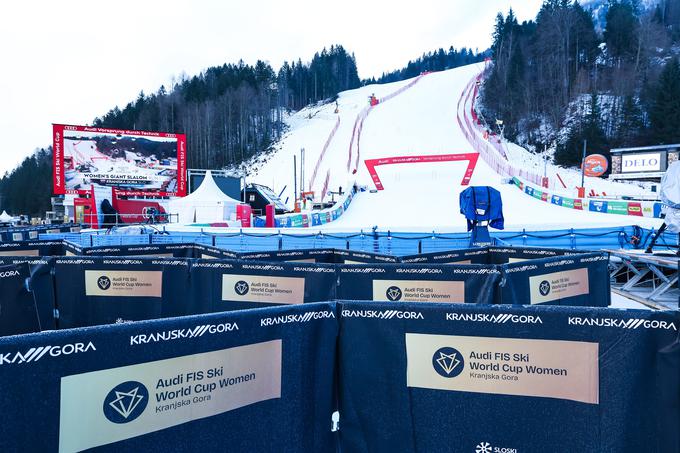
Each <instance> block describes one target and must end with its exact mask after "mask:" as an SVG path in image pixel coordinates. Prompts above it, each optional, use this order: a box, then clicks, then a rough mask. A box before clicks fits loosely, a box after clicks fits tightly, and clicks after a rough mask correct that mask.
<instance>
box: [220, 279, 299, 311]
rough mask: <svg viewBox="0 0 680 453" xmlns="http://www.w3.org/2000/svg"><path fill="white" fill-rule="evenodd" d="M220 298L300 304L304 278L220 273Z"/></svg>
mask: <svg viewBox="0 0 680 453" xmlns="http://www.w3.org/2000/svg"><path fill="white" fill-rule="evenodd" d="M222 300H232V301H242V302H260V303H271V304H301V303H303V302H304V301H305V279H304V278H300V277H270V276H266V275H233V274H224V275H222Z"/></svg>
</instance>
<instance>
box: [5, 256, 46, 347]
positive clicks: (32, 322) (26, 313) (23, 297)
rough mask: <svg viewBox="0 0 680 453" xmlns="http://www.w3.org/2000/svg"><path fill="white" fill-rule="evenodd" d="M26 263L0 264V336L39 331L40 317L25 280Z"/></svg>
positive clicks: (27, 271) (28, 273)
mask: <svg viewBox="0 0 680 453" xmlns="http://www.w3.org/2000/svg"><path fill="white" fill-rule="evenodd" d="M30 275H31V271H30V269H29V267H28V264H26V263H21V264H8V265H0V336H3V335H18V334H22V333H30V332H39V331H40V319H39V318H38V311H37V308H36V306H35V301H34V299H33V295H32V294H31V292H30V291H29V290H28V285H27V281H28V280H29V278H30Z"/></svg>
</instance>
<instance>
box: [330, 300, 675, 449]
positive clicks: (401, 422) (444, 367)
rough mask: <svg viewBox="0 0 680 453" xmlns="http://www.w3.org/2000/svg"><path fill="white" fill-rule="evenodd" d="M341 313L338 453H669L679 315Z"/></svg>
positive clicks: (377, 309)
mask: <svg viewBox="0 0 680 453" xmlns="http://www.w3.org/2000/svg"><path fill="white" fill-rule="evenodd" d="M339 306H340V307H341V311H342V318H341V327H340V338H339V351H338V354H339V360H340V378H339V382H340V391H339V395H340V414H341V430H340V449H341V450H342V451H352V452H355V451H370V452H394V451H399V452H449V451H456V452H474V451H478V452H479V451H484V452H497V451H498V452H506V451H510V452H514V451H517V452H529V453H531V452H546V451H560V452H592V453H596V452H598V453H599V452H612V453H613V452H617V453H638V452H643V451H644V452H649V453H665V452H669V451H673V452H677V451H679V449H680V444H679V443H678V420H679V418H678V417H679V415H680V413H679V411H680V406H679V404H678V398H677V397H678V390H677V389H678V382H680V368H678V367H677V364H678V359H679V358H680V343H678V330H677V329H678V326H679V325H680V312H677V311H675V312H653V311H637V310H628V311H624V310H612V309H606V308H583V307H556V306H552V307H551V306H540V307H511V306H507V305H470V304H464V305H463V304H454V305H432V304H399V305H397V306H395V305H394V304H384V303H357V302H351V303H344V302H342V303H339Z"/></svg>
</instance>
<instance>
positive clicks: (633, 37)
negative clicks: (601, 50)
mask: <svg viewBox="0 0 680 453" xmlns="http://www.w3.org/2000/svg"><path fill="white" fill-rule="evenodd" d="M606 20H607V26H606V28H605V30H604V40H605V42H606V43H607V50H608V51H609V54H610V55H611V56H612V57H613V58H615V59H617V60H619V61H621V60H627V59H631V58H633V56H634V55H635V51H636V47H637V32H638V19H637V17H636V16H635V7H634V5H633V4H631V3H630V2H629V1H625V0H624V1H620V2H618V1H615V2H613V3H611V4H610V5H609V10H608V11H607V16H606Z"/></svg>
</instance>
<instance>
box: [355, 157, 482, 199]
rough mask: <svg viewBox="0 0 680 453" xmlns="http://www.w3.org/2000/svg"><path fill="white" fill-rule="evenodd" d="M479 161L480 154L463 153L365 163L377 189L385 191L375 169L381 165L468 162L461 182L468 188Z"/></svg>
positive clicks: (392, 158)
mask: <svg viewBox="0 0 680 453" xmlns="http://www.w3.org/2000/svg"><path fill="white" fill-rule="evenodd" d="M477 159H479V154H477V153H463V154H432V155H425V156H399V157H385V158H382V159H366V160H365V161H364V163H365V164H366V168H367V169H368V173H369V174H370V175H371V179H372V180H373V183H374V184H375V188H376V189H378V190H384V187H383V184H382V182H381V181H380V177H379V176H378V172H377V171H376V168H375V167H378V166H380V165H393V164H417V163H427V162H459V161H465V160H466V161H468V166H467V169H466V170H465V174H464V175H463V180H462V181H461V183H460V185H461V186H467V185H468V184H469V183H470V178H472V174H473V173H474V171H475V167H476V166H477Z"/></svg>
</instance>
